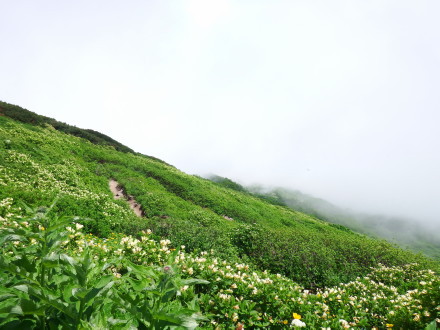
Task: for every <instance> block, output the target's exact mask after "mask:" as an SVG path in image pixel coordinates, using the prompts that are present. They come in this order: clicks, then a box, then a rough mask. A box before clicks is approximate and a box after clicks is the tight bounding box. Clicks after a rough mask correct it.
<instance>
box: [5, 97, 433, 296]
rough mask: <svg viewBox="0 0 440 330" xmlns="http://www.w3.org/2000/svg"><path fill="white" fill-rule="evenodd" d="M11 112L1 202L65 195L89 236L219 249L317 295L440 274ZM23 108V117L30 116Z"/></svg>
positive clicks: (324, 225)
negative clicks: (409, 272) (374, 274)
mask: <svg viewBox="0 0 440 330" xmlns="http://www.w3.org/2000/svg"><path fill="white" fill-rule="evenodd" d="M5 108H6V107H5V105H4V103H2V104H0V113H2V114H3V116H0V150H1V154H0V188H1V189H0V200H2V199H5V198H13V200H14V203H15V204H14V205H19V203H20V202H24V203H26V204H28V205H30V206H39V205H49V204H50V203H51V202H52V200H53V199H54V198H55V197H58V203H57V204H56V210H55V211H56V212H58V213H60V214H64V215H76V216H82V217H88V218H91V219H92V220H91V221H90V222H87V223H86V228H87V230H88V231H90V232H92V233H94V234H97V235H100V236H102V237H106V236H108V235H110V233H112V232H121V233H127V234H136V233H137V232H139V231H140V230H143V229H147V228H151V229H152V230H153V232H154V234H155V235H157V237H163V238H170V239H171V241H172V242H173V244H174V245H175V246H180V245H185V246H186V249H187V251H193V250H210V249H214V250H216V251H218V253H219V255H220V256H222V257H224V258H227V259H229V260H244V261H246V262H249V263H251V264H253V265H255V266H256V267H258V268H260V269H268V270H270V271H272V272H274V273H281V274H284V275H286V276H288V277H290V278H292V279H294V280H296V281H298V282H300V283H302V284H303V285H305V286H307V287H311V288H316V287H322V286H325V285H334V284H337V283H340V282H346V281H349V280H352V279H354V278H356V277H357V276H361V275H364V274H366V273H368V272H369V271H370V267H373V266H377V265H378V264H379V263H381V264H383V265H389V266H394V265H403V264H407V263H412V262H418V263H419V264H420V265H421V267H430V268H434V269H435V268H438V264H437V263H435V262H433V261H431V260H428V259H425V258H423V257H422V256H419V255H415V254H413V253H411V252H408V251H404V250H401V249H399V248H397V247H395V246H393V245H391V244H389V243H387V242H385V241H379V240H375V239H372V238H369V237H367V236H364V235H360V234H357V233H354V232H352V231H351V230H349V229H347V228H345V227H342V226H340V225H335V224H331V223H328V222H325V221H321V220H319V219H317V218H315V217H312V216H309V215H306V214H304V213H301V212H297V211H294V210H290V209H288V208H286V207H283V206H278V205H274V204H271V203H268V202H267V201H264V200H262V199H261V198H258V197H255V196H251V195H250V194H248V193H243V192H240V191H236V190H232V189H229V188H227V187H220V186H219V185H217V184H215V183H213V182H211V181H209V180H206V179H203V178H200V177H197V176H191V175H188V174H185V173H183V172H181V171H179V170H177V169H176V168H175V167H173V166H170V165H167V164H166V163H164V162H162V161H160V160H157V159H155V158H152V157H147V156H143V155H140V154H135V153H132V152H127V153H126V152H121V151H118V150H116V146H118V145H119V144H118V143H117V142H116V141H115V142H112V143H99V142H98V143H99V144H92V143H90V141H91V140H90V139H84V138H79V137H76V136H73V135H77V134H73V135H72V134H65V132H62V131H59V130H56V129H55V128H54V127H53V126H52V124H51V123H53V122H52V121H51V120H50V119H45V120H42V121H40V120H38V119H39V118H40V117H39V116H38V115H35V114H34V115H33V116H36V117H35V118H36V119H35V120H34V121H30V122H27V123H24V122H23V121H21V122H18V121H17V120H13V119H11V118H9V117H8V114H9V112H7V111H5ZM14 110H15V115H14V118H17V116H18V114H19V113H20V111H24V113H25V114H28V113H27V112H25V110H22V109H20V108H18V107H15V108H14ZM24 121H26V120H24ZM79 130H80V129H79ZM66 133H72V132H68V131H66ZM107 140H108V139H107ZM108 141H111V140H108ZM92 142H96V141H92ZM119 149H120V148H119ZM124 151H125V150H124ZM110 179H115V180H117V181H118V182H119V183H120V184H121V185H122V186H123V187H124V189H125V190H126V191H127V193H129V194H130V195H133V196H134V197H135V199H136V201H137V202H138V203H140V204H141V206H142V209H143V211H144V214H145V217H144V218H137V217H136V216H135V215H134V214H133V213H132V212H131V210H130V209H129V207H128V205H127V204H126V203H125V202H124V201H121V200H114V199H113V196H112V194H111V192H110V190H109V187H108V182H109V180H110Z"/></svg>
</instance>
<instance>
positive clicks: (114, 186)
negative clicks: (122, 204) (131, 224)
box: [108, 179, 143, 217]
mask: <svg viewBox="0 0 440 330" xmlns="http://www.w3.org/2000/svg"><path fill="white" fill-rule="evenodd" d="M108 185H109V187H110V190H111V192H112V193H113V197H114V198H115V199H125V200H126V201H127V203H128V204H129V205H130V208H131V209H132V210H133V212H134V213H135V214H136V215H137V216H138V217H142V216H143V212H142V209H141V206H140V205H139V204H138V203H136V201H135V200H134V198H133V196H131V195H127V194H126V193H125V191H124V190H123V189H122V188H121V186H120V185H119V183H118V181H116V180H113V179H111V180H110V181H109V182H108Z"/></svg>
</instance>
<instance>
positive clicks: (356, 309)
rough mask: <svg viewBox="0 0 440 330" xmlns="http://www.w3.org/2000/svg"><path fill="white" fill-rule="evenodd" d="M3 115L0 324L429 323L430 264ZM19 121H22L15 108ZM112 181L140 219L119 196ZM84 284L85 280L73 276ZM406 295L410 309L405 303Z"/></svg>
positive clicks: (434, 294)
mask: <svg viewBox="0 0 440 330" xmlns="http://www.w3.org/2000/svg"><path fill="white" fill-rule="evenodd" d="M14 107H15V106H14ZM6 108H8V107H7V106H5V104H4V103H2V104H0V114H2V116H0V150H1V153H0V217H1V219H0V220H1V221H2V223H3V227H2V242H3V244H2V257H1V259H0V260H1V263H2V267H1V268H2V270H1V271H0V272H1V273H0V279H1V280H2V281H1V282H2V283H5V284H4V287H3V288H2V290H3V291H2V292H3V294H4V295H3V298H2V299H3V300H1V301H2V305H0V320H1V319H2V318H3V319H4V320H5V321H4V322H6V323H4V324H9V325H10V326H12V325H14V324H22V325H23V324H29V325H31V327H41V326H42V325H45V326H47V325H48V324H50V322H52V323H53V322H55V323H56V322H65V324H67V325H68V327H72V328H80V327H90V328H93V327H94V326H97V325H100V326H103V327H114V328H124V327H125V328H129V327H130V326H135V327H147V328H151V327H156V328H163V327H165V326H173V325H180V326H183V327H188V328H191V327H194V326H195V325H197V324H200V325H204V326H207V327H215V326H217V325H220V326H224V327H231V326H237V327H240V326H242V325H245V326H254V327H263V326H269V325H271V324H272V325H273V324H276V325H277V326H289V325H292V324H293V325H294V326H301V325H302V323H306V324H307V326H310V327H312V328H313V327H316V326H331V327H340V326H344V325H345V323H344V322H347V325H348V324H349V323H350V324H353V325H365V326H367V325H368V326H373V325H377V326H382V327H384V326H385V325H386V324H387V323H394V324H401V325H410V326H411V327H422V326H423V324H427V323H429V322H431V321H433V320H434V319H435V317H436V313H437V311H438V307H437V306H438V305H439V304H440V297H439V290H436V289H434V288H438V285H439V278H438V276H437V275H436V274H435V271H438V269H439V264H438V263H436V262H435V261H433V260H430V259H427V258H424V257H422V256H420V255H415V254H413V253H411V252H409V251H404V250H402V249H399V248H397V247H395V246H393V245H391V244H389V243H387V242H386V241H380V240H375V239H372V238H369V237H367V236H364V235H361V234H358V233H355V232H353V231H351V230H349V229H348V228H346V227H343V226H341V225H337V224H332V223H328V222H325V221H322V220H319V219H317V218H315V217H313V216H309V215H306V214H304V213H301V212H298V211H294V210H291V209H288V208H286V207H283V206H280V205H274V203H270V202H268V201H265V200H264V199H261V198H259V197H257V196H252V195H251V194H249V193H246V192H240V191H237V190H234V189H230V188H228V187H221V186H219V185H218V184H215V183H213V182H211V181H209V180H207V179H203V178H200V177H197V176H191V175H187V174H185V173H183V172H181V171H179V170H178V169H176V168H175V167H173V166H170V165H167V164H166V163H164V162H162V161H160V160H157V159H155V158H152V157H147V156H143V155H140V154H136V153H133V152H131V150H129V149H121V147H120V146H119V147H118V144H117V143H116V142H112V143H100V141H96V140H94V139H90V138H87V137H85V138H80V137H77V136H74V135H78V134H75V133H72V132H70V131H69V130H65V131H60V130H57V129H55V127H54V126H53V125H52V124H53V122H51V120H46V119H45V120H39V118H40V116H38V115H36V114H32V113H31V115H32V116H36V117H35V118H36V119H35V120H34V121H32V120H31V121H28V120H21V121H20V122H18V121H17V120H14V119H12V118H10V117H9V114H10V112H8V111H7V110H6ZM14 110H15V111H16V113H15V115H14V116H12V117H13V118H15V119H17V118H18V117H19V115H18V114H19V113H20V111H21V110H23V109H20V108H18V107H15V108H14ZM23 111H24V110H23ZM24 113H25V114H26V116H30V114H29V113H28V112H24ZM65 133H69V134H65ZM97 136H99V134H98V135H97ZM106 140H108V139H107V138H106ZM108 141H111V140H108ZM91 142H93V143H91ZM117 149H119V150H117ZM124 151H125V152H124ZM111 179H114V180H116V181H118V182H119V184H120V185H121V186H122V188H123V190H124V191H125V192H126V193H127V194H129V195H131V196H133V197H134V198H135V199H136V201H137V203H139V204H140V205H141V206H142V210H143V214H144V217H141V218H139V217H137V216H135V215H134V213H133V212H132V211H131V210H130V208H129V206H128V204H127V203H126V202H125V201H124V200H121V199H119V200H115V199H114V198H113V195H112V193H111V192H110V190H109V180H111ZM55 200H56V202H55V203H53V202H54V201H55ZM49 206H50V208H48V207H49ZM40 207H46V208H44V209H41V208H40ZM69 217H70V218H69ZM73 217H76V218H73ZM63 219H64V220H63ZM66 219H70V220H66ZM63 221H64V222H63ZM66 221H67V222H66ZM69 221H70V222H69ZM66 223H72V225H71V226H70V227H69V226H67V225H66ZM73 223H75V224H73ZM30 224H31V225H30ZM60 224H61V225H60ZM83 226H84V227H83ZM66 228H70V230H67V229H66ZM75 228H76V229H75ZM150 231H151V233H150ZM55 237H56V238H57V239H55ZM57 240H58V241H57ZM55 241H57V242H59V243H56V244H55V243H54V242H55ZM31 242H32V244H31ZM130 242H131V243H130ZM6 243H7V244H6ZM48 246H50V247H48ZM40 247H41V248H40ZM24 256H27V257H24ZM90 258H91V259H90ZM25 259H26V261H24V260H25ZM20 267H24V268H23V271H18V270H19V269H20ZM81 267H83V268H81ZM84 267H85V268H84ZM81 269H82V270H81ZM98 269H100V270H99V271H98ZM428 269H432V270H433V271H431V270H428ZM81 272H82V273H81ZM33 273H35V274H36V275H35V276H31V275H29V274H33ZM80 273H81V274H83V275H81V276H83V280H80V279H71V278H70V277H69V275H68V274H71V275H73V274H76V275H75V276H77V277H78V274H80ZM101 273H102V274H103V275H102V277H101V278H100V279H99V280H98V279H97V277H96V276H97V275H98V274H101ZM277 274H278V275H277ZM368 274H370V275H369V276H368V277H365V276H367V275H368ZM390 276H391V277H390ZM195 277H197V278H200V280H196V279H195ZM98 278H99V276H98ZM204 280H207V281H209V283H208V282H206V281H204ZM69 281H71V282H69ZM75 281H80V282H75ZM81 281H82V282H81ZM93 281H95V282H93ZM96 281H98V282H96ZM422 282H423V283H425V284H423V283H422ZM341 283H347V284H344V285H341ZM425 285H426V288H425V287H424V286H425ZM63 287H70V288H72V290H73V289H74V288H78V290H79V287H81V288H83V289H84V290H85V291H84V292H83V293H82V294H79V293H78V292H79V291H77V290H76V289H75V290H73V291H72V290H71V291H69V292H66V291H65V290H64V291H63ZM153 287H155V289H154V290H153V289H151V290H150V289H148V290H146V291H145V290H142V288H144V289H145V288H153ZM130 288H131V289H130ZM361 288H362V290H361ZM46 289H47V290H48V291H47V292H46V293H45V291H44V290H46ZM135 289H136V290H138V291H136V292H134V293H132V294H130V295H129V294H127V293H126V292H128V291H126V290H129V291H130V290H132V291H133V290H135ZM81 290H82V289H81ZM81 290H80V291H81ZM87 290H89V291H87ZM409 290H413V291H411V292H412V293H411V292H410V291H409ZM414 290H415V291H414ZM153 291H154V292H153ZM361 291H362V292H361ZM81 292H82V291H81ZM391 294H392V295H393V297H395V299H392V301H393V302H390V301H389V299H388V297H390V295H391ZM49 296H53V297H58V298H57V299H59V301H58V300H57V301H58V303H59V304H58V303H53V304H50V303H49V302H48V301H50V299H48V298H47V297H49ZM373 296H374V297H375V298H374V300H375V301H374V302H373V300H372V299H373ZM158 297H160V299H159V298H158ZM362 297H368V298H362ZM405 297H407V298H408V297H409V298H408V299H410V300H411V299H415V300H416V301H414V302H413V303H411V304H403V302H404V301H405V299H406V298H405ZM54 299H55V298H54ZM94 299H96V300H94ZM376 299H379V301H380V303H378V301H376ZM153 302H154V303H153ZM149 303H151V305H148V304H149ZM20 304H21V305H20ZM38 304H40V305H38ZM45 304H49V305H50V306H51V307H50V308H49V310H48V311H47V312H42V310H43V309H42V308H43V307H44V306H46V305H45ZM17 306H19V308H18V307H17ZM42 306H43V307H42ZM63 306H64V307H63ZM69 306H70V307H69ZM350 306H352V307H350ZM374 306H376V307H374ZM396 306H397V307H396ZM418 306H420V307H421V309H420V308H419V307H418ZM46 308H47V306H46ZM396 308H397V309H396ZM145 309H147V310H149V311H151V313H150V314H148V313H147V312H145ZM394 309H396V310H395V311H394ZM27 310H28V312H26V311H27ZM6 311H9V312H8V313H6ZM12 311H14V312H12ZM124 311H125V312H124ZM142 311H143V312H142ZM153 311H154V313H153ZM15 312H16V313H15ZM391 312H392V313H391ZM2 313H3V314H2ZM5 313H6V314H5ZM201 314H203V317H202V316H201ZM105 315H112V317H113V321H111V322H113V323H112V324H109V323H108V322H110V321H109V319H108V318H106V317H105ZM300 318H301V320H300ZM339 319H343V321H344V322H342V323H341V322H340V321H339ZM0 322H1V321H0ZM26 322H28V323H26ZM106 322H107V323H106ZM161 322H162V323H161ZM1 324H2V323H0V325H1Z"/></svg>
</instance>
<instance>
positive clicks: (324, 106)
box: [0, 0, 440, 223]
mask: <svg viewBox="0 0 440 330" xmlns="http://www.w3.org/2000/svg"><path fill="white" fill-rule="evenodd" d="M0 12H1V14H2V15H1V16H2V19H1V20H0V40H1V51H0V99H1V100H3V101H6V102H10V103H14V104H18V105H20V106H23V107H26V108H28V109H29V110H31V111H34V112H37V113H39V114H42V115H46V116H49V117H53V118H56V119H58V120H61V121H64V122H67V123H69V124H73V125H76V126H79V127H82V128H92V129H95V130H97V131H100V132H103V133H105V134H108V135H110V136H111V137H113V138H115V139H117V140H119V141H120V142H122V143H124V144H126V145H128V146H129V147H131V148H133V149H135V150H136V151H139V152H142V153H145V154H148V155H152V156H155V157H158V158H161V159H163V160H165V161H167V162H169V163H171V164H173V165H175V166H176V167H177V168H179V169H181V170H183V171H185V172H187V173H191V174H205V173H216V174H218V175H222V176H226V177H229V178H231V179H234V180H237V181H239V182H242V183H245V184H246V183H254V182H259V183H263V184H268V185H282V186H286V187H290V188H296V189H299V190H302V191H303V192H306V193H310V194H313V195H315V196H318V197H322V198H325V199H327V200H329V201H331V202H334V203H336V204H338V205H340V206H343V207H351V208H353V209H356V210H362V211H370V212H385V213H389V214H396V215H406V216H410V217H416V218H418V219H420V220H421V221H430V222H434V221H436V222H437V223H440V202H439V197H440V152H439V149H440V148H439V147H440V130H439V126H440V109H439V105H440V37H439V31H440V20H439V19H438V15H439V13H440V2H439V1H437V0H431V1H423V0H414V1H405V0H389V1H388V0H385V1H384V0H372V1H360V0H358V1H356V0H350V1H349V0H346V1H343V0H335V1H326V0H321V1H318V0H302V1H295V0H291V1H276V0H274V1H272V0H271V1H268V0H265V1H262V0H241V1H240V0H237V1H234V0H180V1H178V0H176V1H159V0H156V1H146V0H144V1H141V0H139V1H109V0H105V1H104V0H95V1H91V0H87V1H86V0H79V1H62V0H56V1H55V0H39V1H35V0H28V1H24V0H14V1H6V0H0Z"/></svg>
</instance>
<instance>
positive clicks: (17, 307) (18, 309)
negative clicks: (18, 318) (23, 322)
mask: <svg viewBox="0 0 440 330" xmlns="http://www.w3.org/2000/svg"><path fill="white" fill-rule="evenodd" d="M9 313H10V314H17V315H23V310H22V309H21V306H20V305H15V306H13V307H12V308H11V310H10V311H9Z"/></svg>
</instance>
